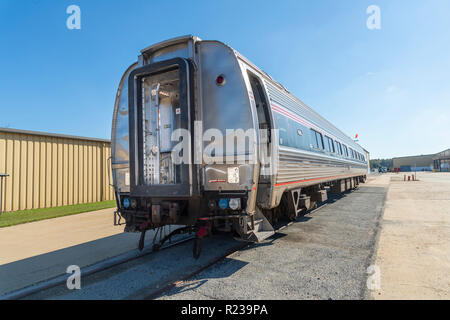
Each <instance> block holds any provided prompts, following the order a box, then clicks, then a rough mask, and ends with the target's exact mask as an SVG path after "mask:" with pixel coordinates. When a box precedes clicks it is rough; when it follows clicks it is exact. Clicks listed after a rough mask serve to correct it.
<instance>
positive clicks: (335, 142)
mask: <svg viewBox="0 0 450 320" xmlns="http://www.w3.org/2000/svg"><path fill="white" fill-rule="evenodd" d="M334 144H335V149H336V153H337V154H341V152H340V151H339V142H337V141H334Z"/></svg>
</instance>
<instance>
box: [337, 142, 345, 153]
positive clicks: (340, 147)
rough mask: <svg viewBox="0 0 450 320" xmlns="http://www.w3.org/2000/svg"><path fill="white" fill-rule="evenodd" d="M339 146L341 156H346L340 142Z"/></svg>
mask: <svg viewBox="0 0 450 320" xmlns="http://www.w3.org/2000/svg"><path fill="white" fill-rule="evenodd" d="M338 145H339V154H340V155H344V152H343V151H342V145H341V143H340V142H338Z"/></svg>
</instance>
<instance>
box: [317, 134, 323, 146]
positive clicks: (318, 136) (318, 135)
mask: <svg viewBox="0 0 450 320" xmlns="http://www.w3.org/2000/svg"><path fill="white" fill-rule="evenodd" d="M316 137H317V141H318V142H319V149H322V150H323V149H324V145H323V136H322V134H321V133H320V132H316Z"/></svg>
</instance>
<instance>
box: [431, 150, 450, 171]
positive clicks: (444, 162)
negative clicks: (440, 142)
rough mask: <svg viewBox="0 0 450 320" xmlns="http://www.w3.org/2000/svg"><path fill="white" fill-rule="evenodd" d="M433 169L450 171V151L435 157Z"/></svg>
mask: <svg viewBox="0 0 450 320" xmlns="http://www.w3.org/2000/svg"><path fill="white" fill-rule="evenodd" d="M433 168H434V170H435V171H446V172H449V171H450V149H447V150H445V151H442V152H439V153H437V154H436V155H435V156H434V157H433Z"/></svg>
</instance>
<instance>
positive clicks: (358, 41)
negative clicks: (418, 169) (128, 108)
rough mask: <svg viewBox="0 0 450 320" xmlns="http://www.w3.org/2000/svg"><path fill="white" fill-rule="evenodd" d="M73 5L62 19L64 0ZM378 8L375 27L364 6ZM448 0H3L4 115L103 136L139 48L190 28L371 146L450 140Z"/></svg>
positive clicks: (441, 144)
mask: <svg viewBox="0 0 450 320" xmlns="http://www.w3.org/2000/svg"><path fill="white" fill-rule="evenodd" d="M71 4H75V5H78V6H79V7H80V8H81V30H68V29H67V28H66V19H67V17H68V14H67V13H66V8H67V7H68V6H69V5H71ZM372 4H374V5H378V6H379V7H380V9H381V29H380V30H369V29H367V27H366V20H367V18H368V15H367V14H366V8H367V7H368V6H369V5H372ZM449 13H450V1H448V0H433V1H425V0H423V1H418V0H412V1H411V0H409V1H408V0H395V1H392V0H391V1H381V0H370V1H365V0H348V1H334V0H327V1H326V0H318V1H306V0H304V1H298V0H294V1H287V0H280V1H273V0H272V1H261V0H259V1H253V0H240V1H169V0H164V1H151V0H147V1H132V0H128V1H122V0H120V1H119V0H115V1H111V0H110V1H107V0H95V1H92V0H90V1H81V0H72V1H64V0H60V1H56V0H54V1H51V0H40V1H39V0H34V1H33V0H28V1H25V0H22V1H17V0H11V1H9V0H1V1H0V43H1V50H0V70H1V73H0V96H1V100H0V127H9V128H17V129H25V130H38V131H46V132H54V133H64V134H72V135H81V136H90V137H98V138H109V137H110V131H111V118H112V111H113V104H114V97H115V94H116V90H117V85H118V82H119V80H120V77H121V75H122V73H123V72H124V70H125V69H126V68H127V67H128V65H130V64H131V63H132V62H133V61H135V60H136V57H137V55H138V53H139V50H140V49H142V48H144V47H146V46H148V45H150V44H153V43H155V42H158V41H161V40H165V39H167V38H171V37H175V36H179V35H184V34H194V35H197V36H199V37H200V38H202V39H215V40H220V41H223V42H226V43H227V44H229V45H231V46H232V47H234V48H235V49H236V50H238V51H240V52H241V53H242V54H244V55H245V56H246V57H247V58H249V59H250V60H252V61H253V62H254V63H255V64H256V65H258V66H259V67H260V68H262V69H263V70H265V71H266V72H268V73H269V74H270V75H271V76H272V77H273V78H274V79H276V80H277V81H279V82H280V83H282V84H283V85H284V86H285V87H286V88H288V89H289V90H290V91H291V92H292V93H293V94H295V95H296V96H297V97H299V98H300V99H301V100H303V101H304V102H305V103H307V104H308V105H310V106H311V107H312V108H313V109H315V110H316V111H317V112H319V113H320V114H321V115H322V116H324V117H325V118H327V119H328V120H329V121H331V122H332V123H334V124H335V125H336V126H337V127H338V128H340V129H341V130H343V131H344V132H345V133H346V134H348V135H350V136H354V135H355V133H358V134H359V140H360V144H361V145H362V146H363V147H365V148H366V149H368V150H369V151H370V152H371V157H372V158H378V157H393V156H403V155H413V154H427V153H435V152H438V151H441V150H444V149H446V148H449V147H450V78H449V75H450V19H449V18H448V17H449Z"/></svg>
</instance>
